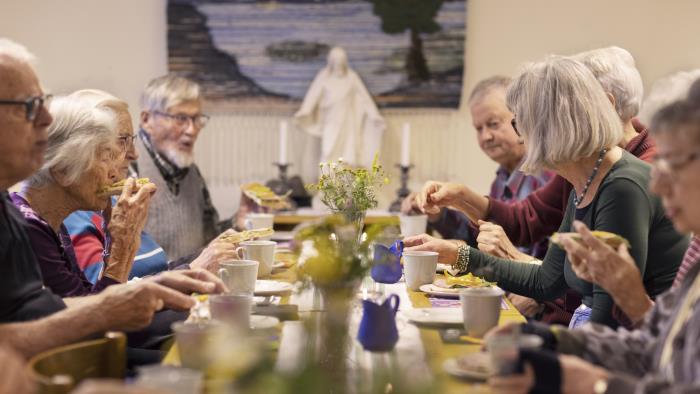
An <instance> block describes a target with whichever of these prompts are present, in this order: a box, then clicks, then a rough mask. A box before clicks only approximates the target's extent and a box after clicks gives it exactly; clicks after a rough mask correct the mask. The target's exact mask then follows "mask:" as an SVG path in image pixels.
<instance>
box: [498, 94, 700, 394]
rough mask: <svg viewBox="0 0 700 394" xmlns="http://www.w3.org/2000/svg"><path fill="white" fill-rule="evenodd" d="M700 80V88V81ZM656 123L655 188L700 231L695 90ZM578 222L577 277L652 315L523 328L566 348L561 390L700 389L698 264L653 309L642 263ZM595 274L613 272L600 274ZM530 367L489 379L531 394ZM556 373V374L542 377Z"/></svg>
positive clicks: (674, 216) (680, 221)
mask: <svg viewBox="0 0 700 394" xmlns="http://www.w3.org/2000/svg"><path fill="white" fill-rule="evenodd" d="M696 85H697V86H696V87H697V88H698V89H697V90H698V92H700V84H698V83H696ZM652 126H653V127H652V130H653V136H654V137H655V139H656V141H657V144H658V149H659V153H658V156H657V160H656V162H655V164H654V168H653V172H652V181H651V188H652V191H653V192H654V193H657V194H659V195H660V196H661V198H662V200H663V206H664V209H665V210H666V212H667V213H668V215H669V217H670V218H671V220H672V221H673V225H674V226H675V227H676V228H677V229H678V230H679V231H682V232H693V233H695V234H698V233H700V208H698V204H697V201H698V200H697V198H700V177H698V174H700V161H698V158H699V157H700V156H699V155H698V152H700V95H698V97H696V96H694V95H692V94H691V96H690V97H689V98H688V99H687V100H681V101H678V102H675V103H672V104H669V105H668V106H666V107H664V108H663V109H661V110H660V111H659V112H658V113H657V114H656V115H655V116H654V119H653V122H652ZM576 227H577V228H578V230H579V232H580V233H581V236H582V239H583V243H582V244H579V243H578V242H577V241H574V240H572V239H571V237H569V238H568V239H565V240H564V241H563V243H564V246H565V248H566V250H567V251H568V252H569V257H570V259H571V262H572V264H573V266H574V269H575V271H576V272H577V274H580V275H582V276H583V277H584V278H586V279H587V280H593V281H595V282H596V283H599V284H600V285H601V286H604V287H605V288H607V289H609V290H610V291H611V292H612V293H611V294H613V296H615V297H616V300H619V301H620V302H621V304H620V305H621V306H627V307H628V308H629V309H626V310H627V311H628V313H633V312H634V310H635V309H637V310H641V311H642V315H644V314H646V316H645V317H644V319H643V322H641V323H639V328H638V329H636V330H632V331H628V330H626V329H618V330H617V331H613V330H611V329H609V328H607V327H601V326H597V325H589V326H585V327H582V328H581V329H577V330H570V331H569V330H559V331H557V334H556V335H552V332H551V331H549V329H547V328H545V327H542V326H534V325H526V326H524V327H523V329H524V330H525V331H528V332H534V333H537V334H539V335H541V336H543V337H544V338H548V342H549V347H550V348H551V349H556V350H557V351H559V352H561V353H568V354H567V355H560V356H558V357H557V361H558V364H559V365H560V372H561V377H562V379H561V382H562V386H561V387H560V389H561V391H562V392H582V393H583V392H589V393H590V392H596V393H598V392H600V393H603V392H606V393H651V392H653V393H691V392H692V393H695V392H698V391H700V384H698V381H699V379H700V355H699V354H698V347H697V346H696V344H697V342H698V340H700V313H699V312H698V311H699V310H700V309H698V300H700V275H699V273H700V265H697V264H694V265H693V266H692V268H690V269H689V271H688V272H687V275H686V276H685V278H683V279H682V281H681V283H680V285H678V286H675V287H674V288H673V289H671V290H669V291H667V292H666V293H664V294H662V295H661V296H659V297H658V298H657V300H656V303H655V304H654V305H653V306H651V307H650V305H649V303H648V298H647V297H646V295H644V294H643V289H644V284H643V283H642V281H641V278H640V277H639V275H638V271H637V267H635V264H634V261H633V260H632V258H631V257H630V255H629V254H628V253H627V251H626V249H625V247H624V246H620V248H619V249H617V250H613V248H611V247H610V246H607V245H605V244H604V243H602V242H600V241H598V240H597V239H596V238H594V237H593V236H591V234H590V233H589V232H588V230H587V229H586V228H585V226H584V225H583V224H578V225H577V226H576ZM583 259H585V260H586V262H583ZM606 266H607V267H606ZM590 270H593V271H594V272H593V273H591V272H590ZM595 271H597V272H599V273H600V272H602V271H604V272H605V273H607V275H604V276H601V275H596V274H595ZM591 274H593V276H591ZM618 296H620V297H621V298H619V299H618ZM625 297H628V298H629V299H630V300H631V301H632V302H633V303H636V304H637V305H636V307H634V306H630V303H629V302H628V303H626V304H625V303H624V300H623V299H622V298H625ZM645 300H646V301H645ZM572 355H573V356H572ZM574 356H577V357H574ZM579 357H580V358H579ZM526 370H527V371H528V373H527V374H526V375H524V376H523V375H519V376H511V377H499V378H495V379H493V380H492V381H491V383H492V385H493V387H494V388H495V389H496V392H511V393H513V392H529V390H530V388H531V387H532V385H533V383H534V379H533V376H532V374H530V373H529V371H530V369H529V368H526ZM551 372H554V371H551ZM553 376H554V373H552V374H551V375H550V376H548V377H543V378H544V379H552V377H553ZM537 379H538V381H539V379H540V377H539V376H538V377H537Z"/></svg>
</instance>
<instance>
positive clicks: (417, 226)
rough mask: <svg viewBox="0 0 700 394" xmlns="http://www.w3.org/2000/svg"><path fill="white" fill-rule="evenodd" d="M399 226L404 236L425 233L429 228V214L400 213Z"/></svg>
mask: <svg viewBox="0 0 700 394" xmlns="http://www.w3.org/2000/svg"><path fill="white" fill-rule="evenodd" d="M399 226H400V227H401V235H403V236H404V237H410V236H412V235H418V234H423V233H424V232H425V231H426V229H427V228H428V215H399Z"/></svg>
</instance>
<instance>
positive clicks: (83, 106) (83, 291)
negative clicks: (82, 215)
mask: <svg viewBox="0 0 700 394" xmlns="http://www.w3.org/2000/svg"><path fill="white" fill-rule="evenodd" d="M110 97H111V96H110ZM93 101H94V100H91V99H90V98H89V97H86V96H85V95H84V94H82V95H81V94H73V95H70V96H64V97H59V98H56V99H55V100H54V101H53V102H52V104H51V107H50V109H49V111H50V113H51V115H52V116H53V118H54V121H53V123H52V124H51V126H50V127H49V129H48V147H47V150H46V154H45V164H44V166H43V167H42V168H41V170H40V171H39V172H37V173H36V175H34V176H32V177H31V178H29V179H28V180H27V181H26V182H25V183H24V185H23V187H22V191H21V192H20V193H13V194H12V195H11V198H12V201H13V203H14V204H15V205H16V206H17V207H18V208H19V209H20V210H21V212H22V213H23V215H24V217H25V219H26V221H27V223H28V226H27V234H28V235H29V238H30V241H31V242H32V245H33V247H34V250H35V254H36V257H37V260H38V261H39V266H40V268H41V272H42V277H43V279H44V284H45V285H46V286H47V287H49V288H50V289H51V290H52V291H53V292H54V293H56V294H58V295H60V296H62V297H71V296H81V295H87V294H90V293H96V292H100V291H102V290H103V289H104V288H106V287H107V286H109V285H112V284H116V283H123V282H126V281H127V279H128V275H129V271H130V270H131V267H132V264H133V262H134V256H135V253H136V251H137V249H138V247H139V242H140V233H141V230H142V229H143V227H144V225H145V221H146V217H147V216H148V215H147V211H148V205H149V201H150V198H151V195H152V194H153V193H154V192H155V185H153V184H151V183H146V184H143V185H137V184H136V182H135V181H134V180H133V179H128V180H127V181H126V183H125V186H123V189H122V190H121V194H120V195H119V197H118V199H117V202H116V204H115V205H114V207H112V208H111V210H112V211H111V219H110V221H109V224H108V229H109V233H110V234H111V246H110V247H109V248H108V249H107V251H106V256H105V266H104V269H103V271H102V273H101V275H100V278H99V280H98V281H97V282H96V283H95V284H94V285H93V284H92V283H90V282H89V281H88V280H87V278H86V277H85V275H84V274H83V272H82V271H81V270H80V267H79V266H78V263H77V260H76V258H75V251H74V250H73V244H72V241H71V238H70V236H69V235H68V232H67V230H66V227H65V226H64V225H63V221H64V219H65V218H66V217H68V215H70V214H71V213H73V212H74V211H78V210H88V211H101V210H105V209H109V208H110V206H111V201H110V198H111V197H110V195H109V193H107V192H106V191H105V188H106V187H109V186H111V185H112V184H113V183H114V182H115V181H118V180H120V179H122V175H121V169H120V167H121V166H122V165H123V162H124V155H125V154H126V152H125V151H124V149H123V147H122V146H120V144H119V142H118V140H119V130H118V124H119V122H118V119H119V118H118V114H117V112H116V111H115V110H114V109H113V108H110V107H109V106H106V105H105V106H100V105H94V103H93Z"/></svg>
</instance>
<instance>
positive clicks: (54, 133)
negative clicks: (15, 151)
mask: <svg viewBox="0 0 700 394" xmlns="http://www.w3.org/2000/svg"><path fill="white" fill-rule="evenodd" d="M49 112H50V113H51V115H52V116H53V123H51V125H50V126H49V129H48V135H49V140H48V146H47V148H46V153H45V155H44V159H45V161H44V165H43V166H42V167H41V169H40V170H39V171H38V172H37V173H35V174H34V175H33V176H32V177H30V178H29V179H28V180H27V185H28V186H31V187H42V186H45V185H47V184H50V183H52V182H55V179H54V178H53V175H52V174H51V171H61V172H62V173H63V174H64V175H65V177H66V179H67V181H68V182H69V183H71V184H72V183H75V182H77V181H78V179H79V178H80V176H81V175H82V174H84V173H85V172H86V171H88V170H89V169H90V168H91V167H92V166H93V163H94V160H95V159H96V158H97V156H98V154H99V153H100V149H101V148H103V147H106V146H110V144H115V142H116V136H117V120H116V117H115V113H114V112H113V111H112V110H110V109H108V108H105V107H98V106H95V105H93V103H91V102H90V101H89V100H82V99H81V98H80V97H76V96H73V95H69V96H62V97H57V98H56V99H54V100H53V101H52V102H51V107H50V108H49Z"/></svg>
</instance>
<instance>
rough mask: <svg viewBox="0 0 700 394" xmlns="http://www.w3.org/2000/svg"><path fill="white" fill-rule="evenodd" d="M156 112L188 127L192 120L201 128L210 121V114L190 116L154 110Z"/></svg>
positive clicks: (176, 123) (181, 125) (180, 125)
mask: <svg viewBox="0 0 700 394" xmlns="http://www.w3.org/2000/svg"><path fill="white" fill-rule="evenodd" d="M154 113H155V114H157V115H160V116H163V117H166V118H168V119H170V120H171V121H173V122H175V125H177V126H178V127H187V126H188V125H189V122H192V124H193V125H194V126H195V127H197V128H199V129H201V128H203V127H204V126H206V125H207V122H209V115H204V114H197V115H193V116H190V115H186V114H169V113H167V112H161V111H154Z"/></svg>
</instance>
